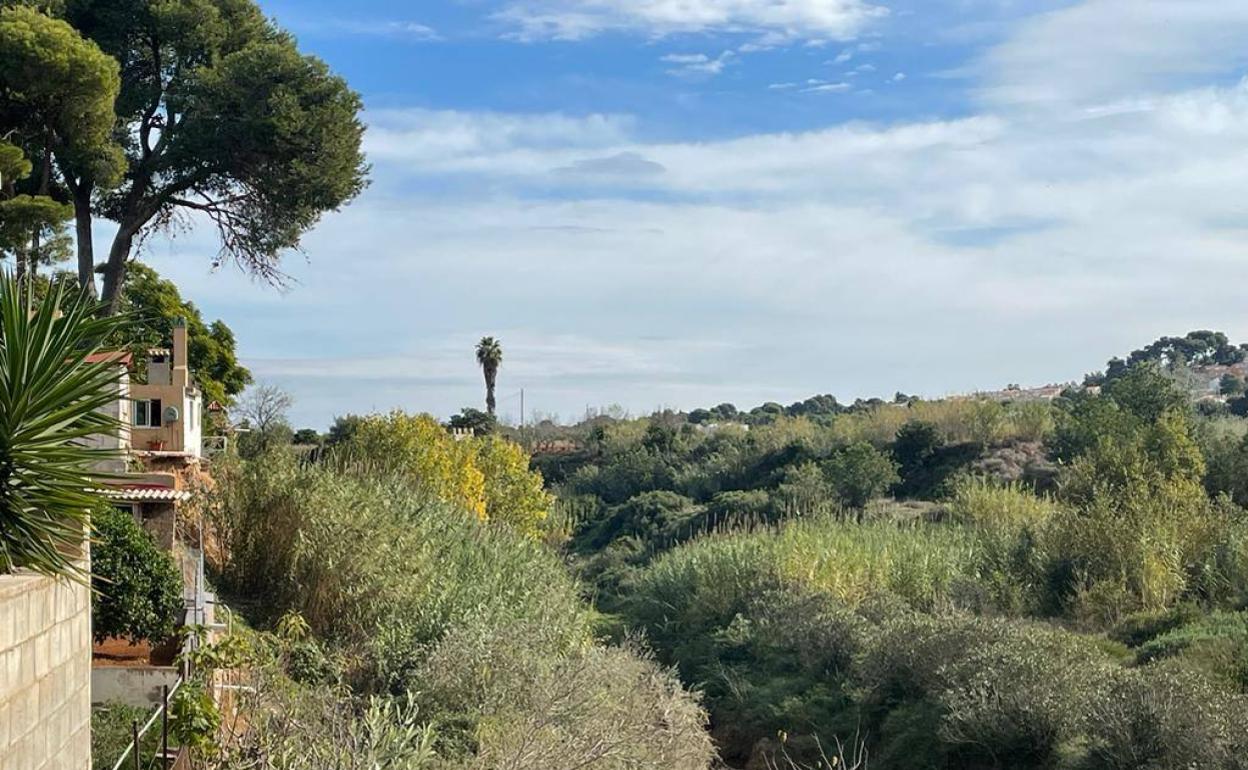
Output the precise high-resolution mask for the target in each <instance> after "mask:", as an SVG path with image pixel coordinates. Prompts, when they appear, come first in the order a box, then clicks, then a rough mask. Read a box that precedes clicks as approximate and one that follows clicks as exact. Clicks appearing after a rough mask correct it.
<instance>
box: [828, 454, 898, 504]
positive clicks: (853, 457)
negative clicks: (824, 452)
mask: <svg viewBox="0 0 1248 770" xmlns="http://www.w3.org/2000/svg"><path fill="white" fill-rule="evenodd" d="M824 473H825V475H826V476H827V479H828V483H829V484H830V485H831V486H832V488H833V489H834V490H836V496H837V498H839V499H840V501H841V502H842V503H843V504H844V505H847V506H849V507H851V508H862V507H863V506H864V505H866V504H867V503H868V502H869V501H870V500H872V499H873V498H876V497H879V496H880V495H883V494H884V493H885V492H887V491H888V490H889V489H890V488H892V486H893V485H894V484H896V483H897V481H898V480H899V477H898V476H897V464H896V463H894V462H893V460H892V458H891V457H889V456H888V455H886V454H884V453H883V452H881V451H879V450H878V449H876V448H875V447H873V446H871V445H870V444H868V443H866V442H865V441H860V442H857V443H854V444H850V445H849V446H847V447H844V448H842V449H839V450H837V451H835V452H833V454H832V456H831V457H830V458H829V459H828V460H827V461H826V462H825V464H824Z"/></svg>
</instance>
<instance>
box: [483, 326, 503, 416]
mask: <svg viewBox="0 0 1248 770" xmlns="http://www.w3.org/2000/svg"><path fill="white" fill-rule="evenodd" d="M502 362H503V346H502V345H501V344H499V342H498V340H496V339H494V338H493V337H482V338H481V341H480V342H478V343H477V363H478V364H480V365H481V372H482V373H483V374H484V375H485V410H486V411H487V412H489V413H490V414H491V415H492V414H494V383H495V382H496V381H497V379H498V365H499V364H501V363H502Z"/></svg>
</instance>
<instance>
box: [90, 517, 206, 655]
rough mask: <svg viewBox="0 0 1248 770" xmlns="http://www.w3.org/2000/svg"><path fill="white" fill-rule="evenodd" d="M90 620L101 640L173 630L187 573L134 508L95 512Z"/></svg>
mask: <svg viewBox="0 0 1248 770" xmlns="http://www.w3.org/2000/svg"><path fill="white" fill-rule="evenodd" d="M91 523H92V526H93V527H94V528H95V532H96V536H95V543H94V544H93V546H92V549H91V570H92V573H93V576H92V578H91V585H92V588H93V589H94V591H95V593H94V595H93V597H92V604H91V626H92V632H93V633H94V635H95V638H96V640H97V641H100V640H103V639H106V638H108V637H110V636H116V637H125V638H128V639H130V640H131V641H132V642H135V643H138V642H140V641H144V640H152V641H156V642H161V641H164V640H165V639H167V638H168V637H169V636H171V635H172V634H173V631H174V625H175V623H177V622H178V621H179V620H180V619H181V618H180V615H181V613H182V604H183V602H182V574H181V572H179V571H178V567H177V565H176V564H174V562H173V559H172V557H170V556H169V554H167V553H165V552H164V551H162V550H161V549H160V547H159V546H158V545H157V544H156V540H155V539H154V538H153V537H152V536H151V535H150V534H149V533H147V532H146V531H144V530H143V528H142V527H140V526H139V525H138V523H137V522H135V520H134V516H133V515H131V514H130V512H129V511H121V510H118V509H116V508H101V509H99V510H97V511H96V512H95V513H94V514H92V516H91Z"/></svg>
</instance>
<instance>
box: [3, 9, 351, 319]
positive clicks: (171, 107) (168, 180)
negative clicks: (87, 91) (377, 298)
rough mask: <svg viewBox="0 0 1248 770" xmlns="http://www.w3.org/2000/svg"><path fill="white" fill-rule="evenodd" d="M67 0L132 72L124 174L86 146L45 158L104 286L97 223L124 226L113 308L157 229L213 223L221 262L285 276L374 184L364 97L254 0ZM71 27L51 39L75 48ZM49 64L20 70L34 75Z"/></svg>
mask: <svg viewBox="0 0 1248 770" xmlns="http://www.w3.org/2000/svg"><path fill="white" fill-rule="evenodd" d="M0 2H2V3H4V4H5V5H10V6H13V5H23V3H21V2H19V0H0ZM53 11H54V12H55V14H56V15H57V16H58V17H59V18H62V19H63V20H64V21H65V22H68V24H69V25H70V27H72V28H73V30H77V33H79V34H80V35H81V36H82V37H84V38H86V39H87V40H89V41H92V42H93V43H94V44H95V45H97V46H98V48H99V50H102V51H103V54H105V55H106V57H105V58H111V60H112V67H113V70H112V73H113V77H114V79H115V78H116V77H117V74H118V70H119V72H120V90H119V91H118V92H117V93H116V95H117V98H116V102H115V108H114V109H113V112H114V113H115V114H113V115H112V116H110V117H109V119H108V120H107V121H106V124H105V125H106V126H107V127H108V128H111V136H112V139H113V140H114V141H115V142H116V143H117V144H118V145H119V146H120V151H121V152H120V154H117V153H111V154H109V159H110V161H111V160H114V159H116V158H120V157H124V168H125V171H124V175H123V176H122V178H121V181H120V184H118V185H113V184H111V182H112V179H110V175H112V174H113V173H114V172H115V170H116V168H118V167H119V164H111V165H110V164H103V163H101V158H102V157H103V154H102V153H100V152H94V151H93V152H85V151H83V149H82V148H81V147H79V146H77V145H65V144H64V143H58V144H55V145H54V146H52V148H51V159H52V160H53V161H54V164H52V165H49V166H45V167H49V168H52V167H54V168H55V171H56V173H57V176H58V179H57V181H58V182H59V183H60V185H61V186H63V189H64V190H65V192H66V194H67V197H68V199H69V200H70V201H72V203H73V207H74V217H75V222H76V227H77V235H78V239H77V248H78V278H79V282H80V283H81V284H82V286H83V287H84V288H86V289H87V290H89V291H91V292H94V291H95V270H96V264H95V263H96V260H95V253H94V245H93V241H92V238H91V233H92V225H93V223H94V221H95V219H96V218H102V219H108V220H110V221H113V222H115V223H116V224H117V228H116V230H115V232H114V234H113V237H112V241H111V243H110V244H109V248H108V253H107V258H106V260H105V262H104V264H103V266H102V272H103V292H102V296H103V299H104V300H105V301H106V302H107V303H108V308H109V309H110V310H112V311H116V310H117V309H118V308H119V307H120V304H121V302H122V288H123V287H124V285H125V281H126V277H127V270H128V269H129V267H130V265H131V261H132V257H133V250H134V247H135V246H136V245H137V244H140V243H141V242H142V240H143V239H144V238H145V237H147V236H148V235H150V234H151V233H152V232H153V230H156V229H165V230H167V231H169V232H176V230H177V226H179V225H190V224H196V223H206V224H210V225H211V226H213V227H214V228H215V229H216V230H217V233H218V236H219V239H220V252H219V254H218V255H217V257H216V263H217V264H221V263H224V262H234V263H236V264H238V265H240V266H242V267H243V268H244V269H247V270H249V271H251V272H253V273H255V274H256V275H259V276H261V277H263V278H265V279H268V280H274V281H279V280H281V271H280V259H281V255H282V253H283V252H284V251H286V250H288V249H295V248H298V246H299V241H300V238H301V236H302V235H303V233H304V232H306V231H307V230H308V229H309V228H311V227H312V226H313V225H314V224H315V223H316V222H317V220H318V219H319V218H320V216H321V215H322V214H323V213H325V212H327V211H333V210H336V209H338V208H339V207H341V206H342V205H343V204H345V203H347V202H348V201H350V200H351V199H352V198H354V197H355V196H356V195H358V194H359V192H360V191H361V190H362V189H363V187H364V185H365V176H366V172H367V167H366V165H365V163H364V159H363V154H362V152H361V150H360V141H361V138H362V135H363V130H364V128H363V124H362V123H361V122H360V120H359V117H358V114H359V112H360V109H361V102H360V99H359V96H358V95H357V94H355V93H354V92H353V91H352V90H351V89H350V88H348V87H347V85H346V83H345V82H344V81H343V80H342V79H341V78H340V77H338V76H336V75H334V74H333V73H331V72H330V71H329V68H328V67H327V66H326V65H325V63H324V62H322V61H320V60H319V59H317V58H315V57H312V56H307V55H305V54H302V53H300V51H299V49H298V48H297V46H296V44H295V41H294V39H293V38H292V37H291V36H290V35H288V34H287V33H285V32H283V31H282V30H280V29H279V28H277V27H276V26H275V25H274V24H273V23H272V22H271V21H269V20H268V19H267V18H265V16H264V14H263V13H262V12H261V10H260V8H259V7H258V6H257V5H256V4H255V3H254V2H253V1H252V0H66V2H64V3H58V4H56V5H55V6H54V8H53ZM7 13H19V14H22V15H23V16H26V17H29V16H32V15H37V14H34V12H32V11H30V10H29V9H13V10H10V11H7ZM61 27H64V25H61ZM66 29H68V28H66ZM73 30H70V32H72V31H73ZM63 37H65V40H64V41H63V42H61V43H56V44H53V45H51V46H50V47H51V48H52V49H53V50H55V51H61V50H63V49H66V48H67V47H68V45H69V42H70V37H69V36H68V35H63ZM75 71H76V68H75ZM38 75H39V70H37V69H35V70H21V71H17V72H16V73H15V77H19V78H21V79H22V82H23V83H30V82H32V81H33V79H34V78H35V77H36V76H38ZM105 85H106V84H105V83H103V82H102V83H101V85H100V87H99V88H96V89H95V92H96V93H101V94H104V93H105V92H106V91H107V89H106V88H105V87H104V86H105ZM170 228H173V229H170Z"/></svg>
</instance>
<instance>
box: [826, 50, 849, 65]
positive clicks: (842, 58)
mask: <svg viewBox="0 0 1248 770" xmlns="http://www.w3.org/2000/svg"><path fill="white" fill-rule="evenodd" d="M852 58H854V52H853V51H852V50H851V49H849V48H846V49H845V50H844V51H841V52H840V53H838V54H837V55H836V58H835V59H833V60H832V61H831V62H830V63H831V64H844V63H845V62H847V61H849V60H850V59H852Z"/></svg>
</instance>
